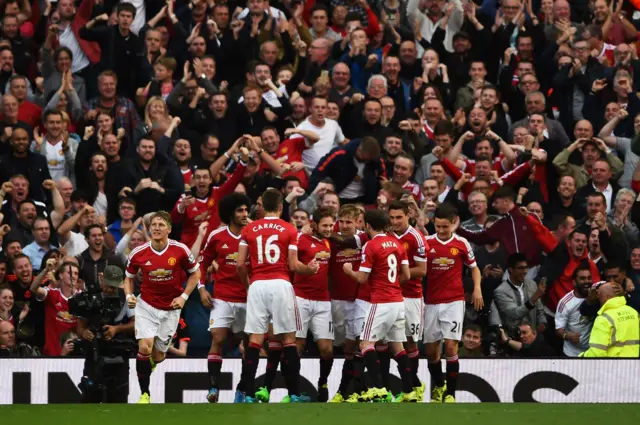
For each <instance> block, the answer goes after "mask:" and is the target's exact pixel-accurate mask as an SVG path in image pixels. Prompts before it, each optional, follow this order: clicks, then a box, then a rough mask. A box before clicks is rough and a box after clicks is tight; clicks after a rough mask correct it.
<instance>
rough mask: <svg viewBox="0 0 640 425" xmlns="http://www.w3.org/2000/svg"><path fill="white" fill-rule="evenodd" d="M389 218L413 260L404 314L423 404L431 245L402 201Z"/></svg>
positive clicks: (392, 205) (404, 292)
mask: <svg viewBox="0 0 640 425" xmlns="http://www.w3.org/2000/svg"><path fill="white" fill-rule="evenodd" d="M389 219H390V220H391V228H392V229H393V232H394V234H395V235H396V237H397V238H398V241H399V242H400V244H401V245H402V247H403V248H404V250H405V251H406V252H407V259H408V260H409V273H410V274H411V279H409V281H408V282H407V283H405V284H404V285H402V296H403V297H404V314H405V318H406V319H407V321H406V329H405V332H406V335H407V342H406V343H405V344H404V347H405V349H406V350H407V356H409V359H410V361H411V370H412V371H413V389H414V390H415V391H416V394H417V395H418V400H419V401H422V398H423V396H424V383H423V382H420V379H418V366H419V365H420V353H419V351H418V340H419V339H420V337H421V332H422V320H423V318H424V308H423V300H422V278H423V277H425V276H426V275H427V255H426V248H428V246H427V242H426V241H425V238H424V236H423V235H422V233H420V232H419V231H418V230H416V229H415V228H414V227H412V226H410V225H409V207H408V205H407V204H405V203H403V202H400V201H392V202H391V203H390V204H389Z"/></svg>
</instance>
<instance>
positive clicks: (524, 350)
mask: <svg viewBox="0 0 640 425" xmlns="http://www.w3.org/2000/svg"><path fill="white" fill-rule="evenodd" d="M518 328H519V329H520V336H519V337H518V339H519V341H517V340H516V339H513V338H511V337H510V336H507V333H506V332H505V331H504V329H503V328H500V337H501V339H502V343H503V344H505V345H507V346H508V347H509V348H510V349H511V350H513V351H516V352H518V354H517V355H519V356H520V357H530V358H539V357H555V356H556V354H555V352H554V351H553V349H552V348H551V346H549V344H547V343H546V342H545V340H544V338H543V337H542V335H538V333H537V332H536V330H535V328H534V327H533V325H532V324H531V323H530V322H528V321H524V320H523V321H522V323H520V326H519V327H518Z"/></svg>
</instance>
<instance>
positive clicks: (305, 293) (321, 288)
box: [293, 234, 331, 301]
mask: <svg viewBox="0 0 640 425" xmlns="http://www.w3.org/2000/svg"><path fill="white" fill-rule="evenodd" d="M330 257H331V247H330V245H329V240H328V239H318V238H316V237H315V236H311V235H306V234H301V235H300V237H299V238H298V260H300V262H301V263H303V264H309V262H310V261H311V260H316V261H317V262H318V265H319V266H320V268H319V269H318V273H316V274H313V275H306V276H305V275H299V274H296V275H295V277H294V281H293V290H294V291H295V293H296V296H298V297H300V298H304V299H307V300H312V301H330V300H331V297H330V296H329V282H328V280H329V258H330Z"/></svg>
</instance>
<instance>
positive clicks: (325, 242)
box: [324, 239, 331, 249]
mask: <svg viewBox="0 0 640 425" xmlns="http://www.w3.org/2000/svg"><path fill="white" fill-rule="evenodd" d="M324 246H326V247H327V249H331V246H330V245H329V241H328V240H326V239H325V241H324Z"/></svg>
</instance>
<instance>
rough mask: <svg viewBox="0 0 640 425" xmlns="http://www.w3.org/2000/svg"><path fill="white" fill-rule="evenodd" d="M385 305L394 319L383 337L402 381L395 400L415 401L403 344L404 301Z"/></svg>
mask: <svg viewBox="0 0 640 425" xmlns="http://www.w3.org/2000/svg"><path fill="white" fill-rule="evenodd" d="M387 306H388V308H389V309H390V310H391V312H390V313H391V314H390V316H391V317H393V316H395V320H394V322H393V325H391V327H390V329H389V331H388V332H387V334H386V335H385V339H386V340H387V341H388V342H387V345H388V346H389V352H390V353H391V355H393V358H394V360H395V361H396V363H397V364H398V372H399V373H400V378H401V381H402V393H401V394H400V396H399V397H396V400H395V401H397V402H399V403H407V402H417V401H418V397H417V394H416V392H415V391H414V390H413V379H412V378H413V372H412V371H411V362H410V361H409V357H408V356H407V352H406V351H405V349H404V346H403V345H404V343H405V342H406V340H407V336H406V335H405V333H406V332H405V331H406V329H405V322H406V319H405V306H404V302H398V303H390V304H387Z"/></svg>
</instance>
